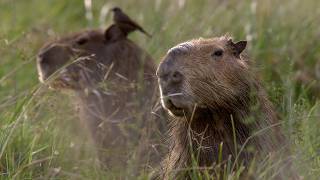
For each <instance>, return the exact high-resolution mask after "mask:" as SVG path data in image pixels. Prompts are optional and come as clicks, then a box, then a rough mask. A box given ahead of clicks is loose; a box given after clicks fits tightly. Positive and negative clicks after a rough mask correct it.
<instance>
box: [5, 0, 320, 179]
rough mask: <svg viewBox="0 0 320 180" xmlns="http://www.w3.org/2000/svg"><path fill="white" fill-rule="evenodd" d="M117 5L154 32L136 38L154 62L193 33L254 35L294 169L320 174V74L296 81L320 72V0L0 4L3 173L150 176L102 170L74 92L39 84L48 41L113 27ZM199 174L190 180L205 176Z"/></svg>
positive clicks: (253, 46)
mask: <svg viewBox="0 0 320 180" xmlns="http://www.w3.org/2000/svg"><path fill="white" fill-rule="evenodd" d="M87 2H88V1H87ZM114 5H117V6H119V7H121V8H122V9H124V11H125V12H127V14H129V15H131V17H133V19H136V20H137V22H139V23H140V24H141V25H143V27H144V28H145V29H146V30H147V31H149V32H151V33H152V34H153V37H152V39H149V38H146V37H145V36H144V35H142V34H141V33H138V32H137V33H133V34H132V35H130V39H132V40H134V41H135V42H137V43H138V44H139V45H140V46H141V47H143V48H144V49H146V50H147V51H148V52H149V53H150V54H151V55H152V56H153V57H154V58H155V59H156V60H159V59H160V58H161V56H163V55H164V54H165V53H166V51H167V49H169V48H170V47H172V46H173V45H175V44H177V43H179V42H182V41H185V40H188V39H192V38H198V37H212V36H219V35H224V34H226V33H228V34H230V35H232V36H233V37H234V38H235V40H241V39H247V40H248V41H249V47H248V49H247V52H248V54H249V56H250V59H252V62H253V63H254V64H255V65H256V66H257V72H258V73H259V74H260V75H261V79H262V80H263V82H264V85H265V87H266V88H267V90H268V94H269V96H270V98H271V100H272V101H273V103H274V104H275V107H276V108H277V111H278V112H279V115H280V117H281V122H282V127H283V129H284V131H285V133H286V136H287V137H288V139H289V140H290V144H291V148H290V149H291V151H292V154H293V156H292V157H291V158H292V161H293V165H294V167H295V168H296V169H297V172H298V173H299V174H300V176H302V177H304V178H305V179H318V177H320V155H319V153H320V151H319V150H320V131H319V128H320V100H319V99H318V98H319V97H320V95H319V94H320V92H316V93H314V92H313V93H312V92H311V91H310V87H311V86H312V84H319V83H320V80H319V79H320V78H319V79H318V80H317V79H316V78H314V80H313V81H312V82H311V83H309V84H304V85H301V84H299V83H296V82H295V78H294V77H295V75H296V73H297V72H298V71H301V70H305V71H310V72H312V71H314V67H315V66H316V64H317V63H319V61H320V41H319V37H320V26H319V24H320V19H319V17H320V8H319V7H320V1H318V0H305V1H300V0H282V1H277V0H269V1H258V0H243V1H237V0H228V1H220V0H215V1H210V0H197V1H195V0H194V1H191V0H190V1H187V0H175V1H170V0H156V1H148V0H137V1H126V0H117V1H113V2H109V1H105V0H92V8H90V7H89V6H88V4H85V3H84V2H83V1H79V0H68V1H65V0H43V1H40V0H28V1H25V0H14V1H12V0H0V7H1V11H0V17H1V22H0V55H1V58H0V178H1V179H14V178H16V179H36V178H44V179H49V178H53V179H56V178H57V179H108V178H119V177H121V178H122V179H132V178H138V179H147V177H148V172H147V171H146V172H141V173H140V174H141V175H140V176H135V174H133V173H132V169H135V168H134V167H132V169H123V170H122V171H121V172H118V171H105V170H103V169H101V168H100V167H99V165H98V163H97V160H96V154H95V151H94V150H93V147H92V143H91V142H90V138H88V134H87V133H86V132H85V131H83V128H82V126H81V124H80V123H79V121H78V118H77V116H76V114H75V113H74V112H73V108H72V107H71V103H70V102H71V100H70V99H71V98H69V97H70V94H68V95H66V94H61V93H59V92H55V91H51V90H48V89H47V87H46V86H44V85H42V84H40V83H39V82H38V80H37V72H36V65H35V59H36V54H37V51H38V50H39V48H40V47H41V46H42V45H43V44H44V43H45V42H46V41H47V40H49V39H53V38H54V37H57V36H59V35H63V34H65V33H70V32H74V31H78V30H80V29H83V28H98V27H102V28H105V27H106V26H107V25H109V24H111V14H110V13H108V9H110V8H111V7H113V6H114ZM298 62H300V63H299V65H298V66H297V65H296V64H298ZM317 93H318V94H317ZM71 96H72V95H71ZM128 161H130V159H129V160H128ZM270 166H272V165H270ZM264 167H265V166H263V167H260V169H258V170H256V171H257V172H259V173H260V174H261V175H260V176H259V179H268V178H266V176H264V174H266V171H267V170H266V169H268V168H267V167H266V168H264ZM197 174H198V173H197V172H195V173H194V174H193V175H192V177H194V179H198V178H200V177H199V176H198V175H197ZM224 177H225V179H229V178H230V179H237V178H238V177H239V176H238V174H237V173H232V172H230V174H227V175H224Z"/></svg>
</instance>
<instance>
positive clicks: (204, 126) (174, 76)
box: [157, 36, 284, 179]
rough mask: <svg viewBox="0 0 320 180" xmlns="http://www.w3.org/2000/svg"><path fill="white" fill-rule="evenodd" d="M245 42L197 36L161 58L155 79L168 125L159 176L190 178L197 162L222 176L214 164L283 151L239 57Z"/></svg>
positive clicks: (272, 118)
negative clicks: (167, 150) (166, 114)
mask: <svg viewBox="0 0 320 180" xmlns="http://www.w3.org/2000/svg"><path fill="white" fill-rule="evenodd" d="M246 44H247V42H246V41H240V42H237V43H234V42H233V41H232V39H231V38H230V37H227V36H222V37H216V38H211V39H195V40H191V41H188V42H184V43H181V44H178V45H177V46H175V47H173V48H171V49H170V50H169V51H168V52H167V54H166V56H165V57H164V58H163V59H162V61H161V63H160V65H159V67H158V70H157V77H158V84H159V87H160V93H161V102H162V106H163V107H164V108H165V109H166V110H167V112H168V113H169V114H170V117H169V121H170V123H171V129H170V140H169V141H170V150H169V153H168V155H167V158H166V159H165V160H164V161H163V164H162V176H160V177H162V178H163V179H170V178H173V179H174V178H177V177H180V178H181V177H183V179H184V178H188V177H189V178H190V177H191V176H192V175H191V174H192V173H191V172H192V169H193V167H195V166H196V170H198V171H201V170H203V169H206V170H207V172H208V173H209V174H211V175H212V176H214V177H217V178H219V177H220V178H221V176H220V175H221V174H219V173H218V172H219V171H218V172H217V171H215V169H214V165H217V164H219V165H220V167H225V166H224V165H226V164H228V163H230V162H232V163H235V164H236V165H239V166H240V165H241V164H242V165H244V166H247V165H248V164H249V162H250V160H252V158H253V157H257V158H258V157H261V155H265V156H264V157H266V156H267V154H268V155H270V154H272V153H273V152H275V151H278V150H279V149H281V146H282V145H283V140H284V139H283V135H282V133H281V131H280V128H279V121H278V119H277V115H276V113H275V110H274V108H273V106H272V103H271V102H270V101H269V100H268V98H267V94H266V92H265V90H264V89H263V87H262V85H261V83H260V82H259V80H258V78H257V77H256V75H255V73H254V70H253V68H251V67H250V63H249V61H248V59H247V58H245V57H244V56H243V55H242V52H243V50H244V49H245V47H246ZM269 153H270V154H269ZM212 168H213V169H212ZM222 169H223V168H222ZM224 170H225V169H224ZM233 170H234V169H233ZM231 172H232V171H231ZM204 174H205V173H204ZM211 175H210V176H211Z"/></svg>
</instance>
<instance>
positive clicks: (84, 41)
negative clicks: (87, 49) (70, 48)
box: [76, 38, 88, 45]
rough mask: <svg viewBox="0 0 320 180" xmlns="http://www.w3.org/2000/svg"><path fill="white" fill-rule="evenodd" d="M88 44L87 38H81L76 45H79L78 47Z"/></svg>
mask: <svg viewBox="0 0 320 180" xmlns="http://www.w3.org/2000/svg"><path fill="white" fill-rule="evenodd" d="M86 42H88V39H86V38H80V39H78V40H77V41H76V43H77V44H78V45H83V44H85V43H86Z"/></svg>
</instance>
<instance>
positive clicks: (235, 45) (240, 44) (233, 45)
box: [228, 39, 247, 56]
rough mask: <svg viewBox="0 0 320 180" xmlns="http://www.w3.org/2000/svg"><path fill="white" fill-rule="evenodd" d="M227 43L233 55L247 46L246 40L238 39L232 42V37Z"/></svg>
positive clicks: (239, 52)
mask: <svg viewBox="0 0 320 180" xmlns="http://www.w3.org/2000/svg"><path fill="white" fill-rule="evenodd" d="M228 45H230V46H231V48H232V49H233V50H234V55H236V56H239V55H240V54H241V53H242V51H243V50H244V49H245V48H246V46H247V41H239V42H236V43H234V42H233V41H232V39H229V40H228Z"/></svg>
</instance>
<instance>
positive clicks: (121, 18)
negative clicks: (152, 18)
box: [111, 7, 151, 37]
mask: <svg viewBox="0 0 320 180" xmlns="http://www.w3.org/2000/svg"><path fill="white" fill-rule="evenodd" d="M111 11H112V12H113V21H114V23H115V24H116V25H117V26H119V28H120V29H121V30H122V31H123V32H124V33H125V34H126V35H128V34H129V33H131V32H133V31H135V30H139V31H141V32H142V33H144V34H145V35H147V36H148V37H151V35H150V34H149V33H147V32H146V31H145V30H144V29H143V28H142V27H141V26H140V25H139V24H137V23H136V22H134V21H133V20H132V19H131V18H130V17H129V16H128V15H126V14H125V13H124V12H123V11H122V10H121V9H120V8H119V7H114V8H112V9H111Z"/></svg>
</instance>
